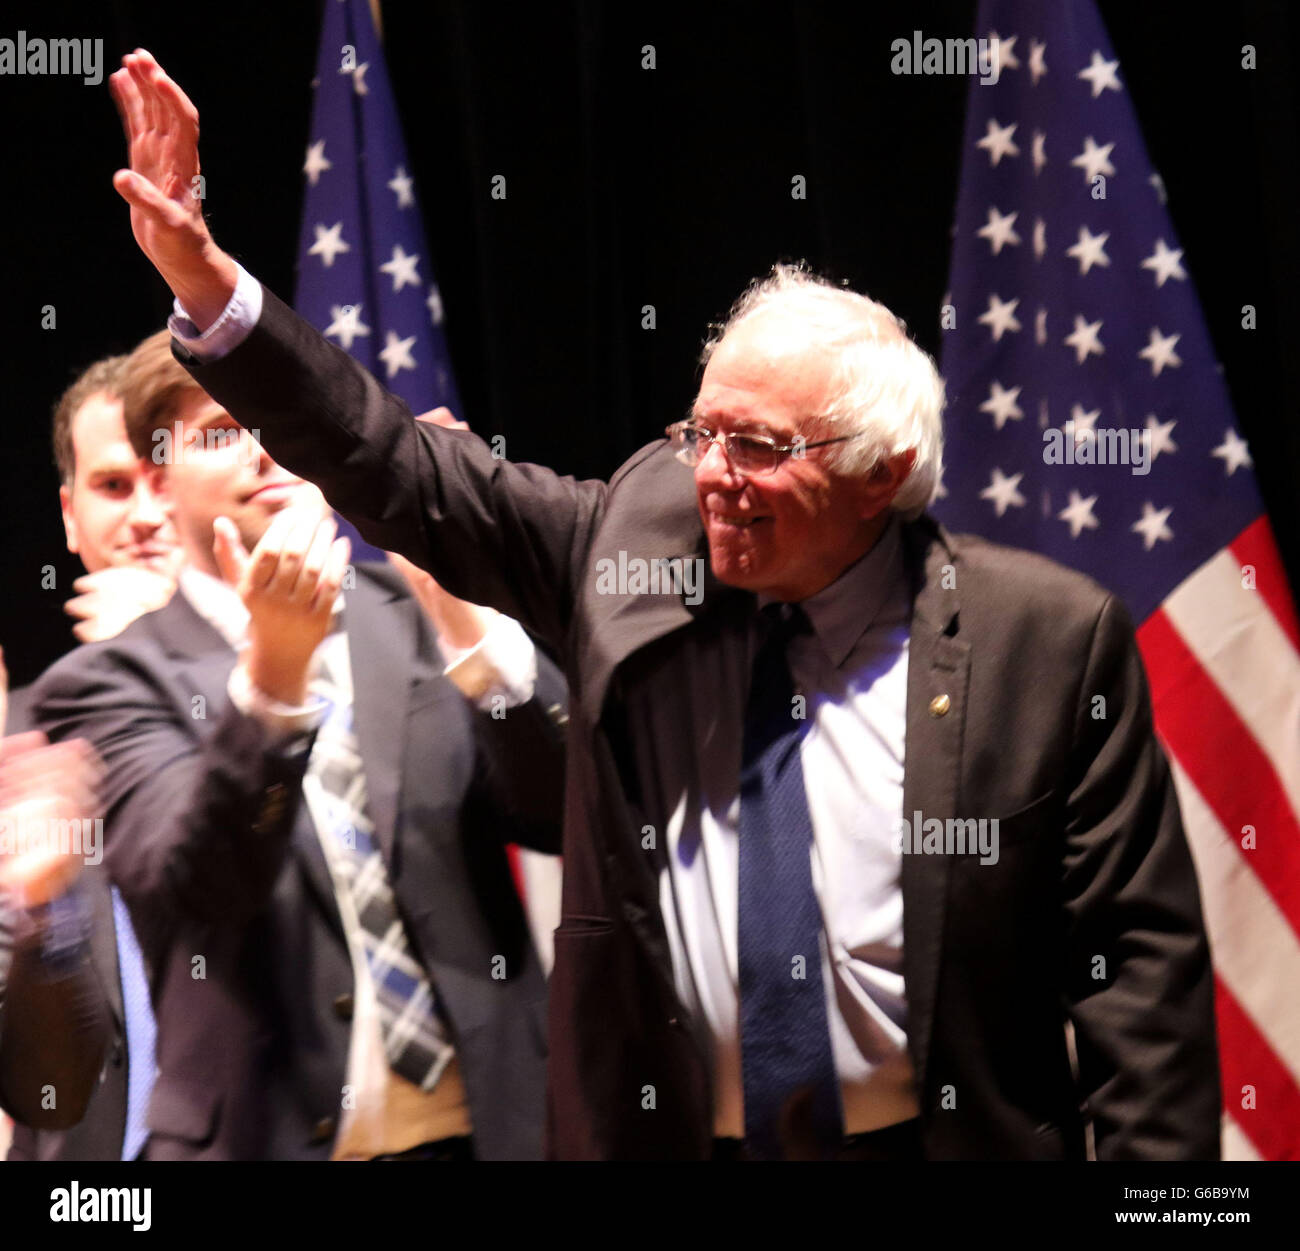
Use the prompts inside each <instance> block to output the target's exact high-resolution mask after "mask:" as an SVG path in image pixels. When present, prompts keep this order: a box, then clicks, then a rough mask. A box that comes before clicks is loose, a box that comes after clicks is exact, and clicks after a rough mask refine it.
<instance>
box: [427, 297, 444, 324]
mask: <svg viewBox="0 0 1300 1251" xmlns="http://www.w3.org/2000/svg"><path fill="white" fill-rule="evenodd" d="M424 304H425V307H426V308H427V309H428V310H429V320H430V321H432V322H433V324H434V325H435V326H437V325H439V324H440V323H441V322H442V296H441V294H440V293H439V291H438V288H437V287H430V288H429V298H428V299H427V300H425V302H424Z"/></svg>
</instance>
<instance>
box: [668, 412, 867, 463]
mask: <svg viewBox="0 0 1300 1251" xmlns="http://www.w3.org/2000/svg"><path fill="white" fill-rule="evenodd" d="M664 433H665V434H666V435H667V436H668V438H669V440H670V442H671V443H672V445H673V455H674V456H676V457H677V459H678V460H679V461H681V462H682V464H683V465H689V466H690V467H691V468H692V469H693V468H694V467H695V466H696V465H698V464H699V463H700V461H702V460H703V459H704V458H705V457H706V456H707V455H708V454H709V445H710V444H712V443H720V444H722V452H723V455H724V456H726V458H727V461H728V463H729V464H730V465H731V468H732V469H733V470H735V471H736V472H737V473H743V474H749V475H751V476H758V475H761V474H768V473H771V472H772V471H773V470H774V469H776V467H777V466H778V465H780V464H781V462H782V461H784V460H785V458H786V457H787V456H792V455H793V456H802V455H803V454H804V453H805V452H807V451H811V450H812V449H813V448H815V447H826V446H828V445H829V444H831V443H845V442H847V441H848V440H849V439H856V438H857V437H858V436H859V435H861V434H863V433H865V432H864V431H862V430H858V431H856V432H855V433H853V434H842V435H840V436H839V437H838V438H834V439H819V440H818V441H817V442H816V443H806V442H804V441H803V440H802V439H800V440H799V441H798V442H795V443H778V442H777V441H776V440H775V439H773V438H770V437H769V436H768V435H765V434H718V433H716V432H715V431H713V430H710V429H709V428H708V426H702V425H700V424H699V423H698V422H696V421H692V420H687V421H675V422H673V424H672V425H671V426H669V427H668V428H667V429H666V430H665V431H664Z"/></svg>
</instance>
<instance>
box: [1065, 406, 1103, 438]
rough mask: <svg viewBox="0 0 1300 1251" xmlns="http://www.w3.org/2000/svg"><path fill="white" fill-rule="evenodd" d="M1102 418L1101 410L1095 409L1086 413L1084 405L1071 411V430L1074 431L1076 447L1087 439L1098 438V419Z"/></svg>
mask: <svg viewBox="0 0 1300 1251" xmlns="http://www.w3.org/2000/svg"><path fill="white" fill-rule="evenodd" d="M1100 416H1101V409H1099V408H1094V409H1092V410H1091V412H1084V410H1083V405H1082V404H1075V405H1073V406H1072V407H1071V409H1070V428H1071V429H1072V430H1073V431H1074V446H1075V447H1078V446H1079V444H1080V443H1082V442H1083V441H1084V439H1087V438H1096V436H1097V418H1098V417H1100Z"/></svg>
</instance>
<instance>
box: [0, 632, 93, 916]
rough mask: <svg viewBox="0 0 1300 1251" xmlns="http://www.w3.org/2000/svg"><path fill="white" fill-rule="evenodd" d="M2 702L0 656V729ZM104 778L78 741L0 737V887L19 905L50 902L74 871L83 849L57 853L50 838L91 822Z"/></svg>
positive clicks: (35, 735) (5, 685) (4, 685)
mask: <svg viewBox="0 0 1300 1251" xmlns="http://www.w3.org/2000/svg"><path fill="white" fill-rule="evenodd" d="M8 698H9V682H8V674H7V673H6V672H5V670H4V663H3V654H2V653H0V723H2V722H3V717H4V715H5V713H6V712H7V705H8ZM102 776H103V766H102V765H101V764H100V761H99V757H98V756H97V755H96V754H95V751H94V749H93V748H92V747H91V746H90V744H89V743H87V742H85V741H83V740H82V739H72V740H70V741H68V742H66V743H54V744H51V743H50V742H49V741H48V740H47V739H46V737H45V735H44V734H41V733H39V732H36V731H32V732H31V733H27V734H11V735H9V736H8V737H7V738H3V739H0V828H2V829H3V830H4V831H5V834H6V838H5V841H4V843H3V844H0V889H4V890H6V891H9V892H10V893H11V894H13V895H14V897H15V898H16V899H17V900H18V902H19V903H20V904H21V905H23V906H24V907H29V908H30V907H35V906H36V905H37V904H43V903H48V902H49V901H50V900H51V899H54V898H55V897H56V896H58V895H60V894H62V892H63V891H65V890H66V889H67V888H68V886H69V885H70V884H71V882H72V881H73V879H74V878H75V877H76V876H77V874H78V873H79V872H80V870H81V866H82V864H83V863H84V860H83V857H82V854H81V850H76V851H74V850H73V849H72V848H71V847H69V849H68V850H67V851H66V852H65V851H61V850H60V849H59V848H58V846H57V844H56V841H55V838H53V837H49V836H51V835H57V833H58V831H59V830H60V829H66V828H67V827H66V826H64V825H63V823H64V822H67V821H74V820H79V821H81V822H83V823H84V822H85V821H88V820H93V819H94V814H95V810H96V808H97V807H98V804H99V783H100V779H101V777H102ZM20 834H25V835H26V841H27V845H24V843H23V840H20V838H19V835H20ZM86 849H88V848H86V847H85V845H84V844H83V848H82V850H86Z"/></svg>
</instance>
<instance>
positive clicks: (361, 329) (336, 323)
mask: <svg viewBox="0 0 1300 1251" xmlns="http://www.w3.org/2000/svg"><path fill="white" fill-rule="evenodd" d="M330 316H331V317H332V318H334V320H333V321H332V322H330V324H329V327H328V328H327V329H326V331H325V333H326V335H337V336H338V340H339V344H340V346H341V347H342V348H343V350H344V351H345V352H350V351H352V341H353V340H354V339H364V338H365V337H366V336H367V335H368V334H369V333H370V327H369V326H364V325H362V323H361V305H360V304H332V305H330Z"/></svg>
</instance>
